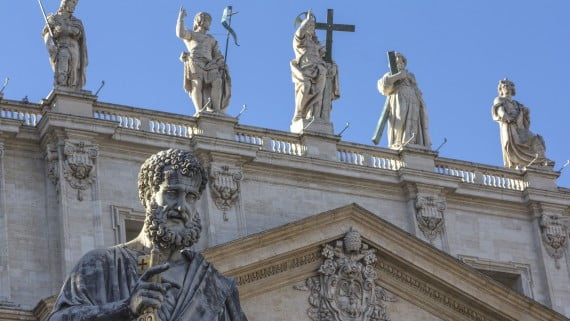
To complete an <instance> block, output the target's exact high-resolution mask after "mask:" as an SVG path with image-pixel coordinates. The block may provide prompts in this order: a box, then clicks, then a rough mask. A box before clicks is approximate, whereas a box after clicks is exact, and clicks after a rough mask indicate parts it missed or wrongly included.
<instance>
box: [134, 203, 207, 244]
mask: <svg viewBox="0 0 570 321" xmlns="http://www.w3.org/2000/svg"><path fill="white" fill-rule="evenodd" d="M172 220H177V221H180V222H182V223H183V225H182V226H180V227H173V226H172V224H169V222H171V221H172ZM201 231H202V225H201V223H200V215H199V214H198V212H197V211H194V213H189V212H186V211H184V212H180V211H178V210H176V209H173V208H170V207H169V206H159V205H158V204H157V203H156V201H152V202H151V204H150V209H149V210H148V211H147V213H146V220H145V232H146V234H147V236H148V238H149V239H150V240H151V241H152V243H153V244H156V245H158V246H159V247H160V248H163V249H177V250H180V249H183V248H186V247H190V246H192V245H194V244H195V243H196V242H198V239H199V238H200V232H201Z"/></svg>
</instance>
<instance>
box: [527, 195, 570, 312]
mask: <svg viewBox="0 0 570 321" xmlns="http://www.w3.org/2000/svg"><path fill="white" fill-rule="evenodd" d="M529 211H530V213H531V215H532V218H533V231H534V239H535V244H536V249H537V254H538V258H539V260H540V262H541V264H542V266H540V267H539V270H540V272H542V273H543V276H544V279H545V280H546V283H547V288H548V302H545V303H546V304H547V305H549V306H550V307H551V308H552V309H554V310H555V311H558V312H560V313H564V312H565V307H566V305H567V303H568V302H563V300H560V299H557V298H562V296H560V295H558V296H556V295H555V293H564V292H565V291H568V288H567V287H568V278H569V276H570V260H569V258H568V255H569V254H568V252H569V251H568V247H569V246H568V222H569V220H570V218H569V217H568V216H567V214H566V208H564V207H563V206H560V205H554V204H546V203H541V202H532V203H530V205H529Z"/></svg>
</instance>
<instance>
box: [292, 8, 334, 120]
mask: <svg viewBox="0 0 570 321" xmlns="http://www.w3.org/2000/svg"><path fill="white" fill-rule="evenodd" d="M315 23H316V22H315V16H314V15H313V14H312V13H311V11H310V10H309V11H308V12H307V16H306V17H305V19H304V20H303V21H302V22H301V24H300V25H299V28H298V29H297V31H296V32H295V37H294V38H293V50H294V51H295V59H293V60H291V72H292V74H293V83H294V84H295V115H294V116H293V122H295V121H298V120H301V119H312V118H313V117H315V118H314V120H316V121H319V120H320V121H324V122H330V112H331V108H332V101H333V100H335V99H337V98H339V97H340V89H339V83H338V68H337V65H336V64H335V63H334V62H332V63H328V62H326V61H325V60H324V56H325V53H326V50H325V47H324V46H323V45H321V43H320V42H319V39H318V38H317V35H316V33H315Z"/></svg>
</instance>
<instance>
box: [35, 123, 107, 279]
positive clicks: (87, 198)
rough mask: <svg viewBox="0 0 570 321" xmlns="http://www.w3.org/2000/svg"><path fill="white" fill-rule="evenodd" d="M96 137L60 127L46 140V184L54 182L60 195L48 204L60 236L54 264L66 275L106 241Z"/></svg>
mask: <svg viewBox="0 0 570 321" xmlns="http://www.w3.org/2000/svg"><path fill="white" fill-rule="evenodd" d="M93 141H94V137H92V136H88V135H87V136H86V135H83V134H81V133H79V132H75V131H69V130H61V131H59V134H58V135H55V137H54V138H53V139H52V140H51V141H50V142H49V143H48V144H46V175H47V176H48V183H47V184H53V185H54V188H55V193H54V194H55V195H56V197H57V202H55V203H54V202H53V201H52V202H50V204H51V206H49V204H48V208H52V210H54V211H55V213H52V215H51V216H52V217H54V218H56V222H57V226H52V228H50V230H52V232H53V231H55V230H57V234H56V235H57V236H58V238H59V241H58V242H57V243H56V244H54V245H53V247H54V248H55V250H56V252H59V253H60V260H55V263H53V265H54V266H53V268H54V269H55V270H58V271H57V272H58V274H59V273H61V275H67V273H69V271H70V270H71V268H72V267H73V266H74V265H75V263H76V262H77V261H78V259H79V258H80V257H81V256H82V255H83V254H85V253H86V252H87V251H89V250H91V249H94V248H97V247H102V246H103V245H104V244H103V223H102V217H101V215H102V213H101V204H100V200H99V188H98V183H97V158H98V151H99V146H98V145H97V144H95V143H93ZM48 199H49V197H48ZM51 235H54V234H51ZM58 261H59V262H63V263H57V262H58ZM55 265H60V266H59V267H57V266H55ZM55 282H61V280H55Z"/></svg>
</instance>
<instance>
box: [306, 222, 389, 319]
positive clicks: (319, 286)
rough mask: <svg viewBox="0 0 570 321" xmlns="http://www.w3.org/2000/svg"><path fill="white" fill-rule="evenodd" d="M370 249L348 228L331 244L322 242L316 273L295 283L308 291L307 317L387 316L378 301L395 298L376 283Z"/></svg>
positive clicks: (372, 254)
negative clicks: (320, 259) (344, 233)
mask: <svg viewBox="0 0 570 321" xmlns="http://www.w3.org/2000/svg"><path fill="white" fill-rule="evenodd" d="M374 252H375V250H374V249H369V248H368V245H366V244H364V243H362V239H361V237H360V234H359V233H358V232H357V231H355V230H353V229H352V228H351V229H350V231H348V233H346V236H345V237H344V239H343V240H339V241H337V242H336V244H335V245H334V246H333V245H325V246H324V248H323V250H322V255H323V256H324V258H325V261H324V263H323V264H322V265H321V266H320V268H319V270H318V275H317V276H314V277H311V278H309V279H307V280H306V281H305V285H303V286H296V287H295V288H296V289H298V290H306V291H310V293H311V294H310V296H309V304H310V307H309V309H308V310H307V314H308V316H309V318H311V320H313V321H388V320H390V316H389V314H388V311H387V307H386V305H385V304H384V303H383V302H382V301H390V302H394V301H396V298H395V297H394V296H393V295H392V294H391V293H389V292H388V291H386V290H385V289H384V288H382V287H381V286H379V285H378V284H377V283H376V282H377V280H378V274H377V273H376V271H375V270H374V268H373V264H374V262H376V260H377V258H376V255H375V254H374Z"/></svg>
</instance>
